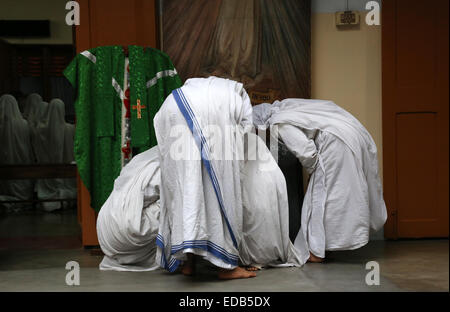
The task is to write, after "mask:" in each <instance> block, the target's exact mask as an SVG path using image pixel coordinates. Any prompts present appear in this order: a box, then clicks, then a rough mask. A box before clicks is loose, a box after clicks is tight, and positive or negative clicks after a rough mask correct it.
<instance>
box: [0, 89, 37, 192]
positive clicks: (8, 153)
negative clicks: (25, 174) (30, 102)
mask: <svg viewBox="0 0 450 312" xmlns="http://www.w3.org/2000/svg"><path fill="white" fill-rule="evenodd" d="M32 162H33V157H32V152H31V142H30V129H29V126H28V122H27V121H26V120H25V119H24V118H23V117H22V115H21V113H20V110H19V106H18V104H17V101H16V99H15V98H14V97H13V96H12V95H9V94H5V95H3V96H1V97H0V165H27V164H31V163H32ZM32 195H33V188H32V183H31V181H27V180H0V198H2V199H3V200H16V199H21V200H27V199H30V198H31V197H32Z"/></svg>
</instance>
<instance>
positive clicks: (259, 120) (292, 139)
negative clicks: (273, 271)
mask: <svg viewBox="0 0 450 312" xmlns="http://www.w3.org/2000/svg"><path fill="white" fill-rule="evenodd" d="M253 121H254V124H255V125H256V126H263V127H268V126H270V127H271V135H274V136H275V137H277V138H280V139H281V140H282V141H283V142H284V144H285V145H286V146H287V148H288V149H289V150H290V151H291V152H292V153H294V154H295V155H296V156H297V158H298V159H299V161H300V162H301V163H302V166H303V167H304V168H306V170H307V171H308V173H309V174H310V180H309V183H308V188H307V191H306V194H305V198H304V201H303V207H302V218H301V220H302V221H301V230H300V232H299V234H298V235H297V238H296V241H295V242H297V240H300V241H303V240H306V243H307V245H308V248H309V251H310V254H311V256H310V261H312V262H321V261H323V259H324V258H325V251H327V250H329V251H334V250H353V249H357V248H360V247H362V246H364V245H366V244H367V243H368V241H369V233H370V231H371V230H372V231H378V230H379V229H381V227H382V226H383V225H384V223H385V222H386V218H387V213H386V205H385V203H384V199H383V192H382V185H381V181H380V178H379V175H378V159H377V148H376V146H375V143H374V141H373V139H372V137H371V136H370V134H369V132H368V131H367V130H366V129H365V128H364V127H363V126H362V125H361V123H360V122H359V121H358V120H357V119H356V118H355V117H353V116H352V115H351V114H350V113H348V112H347V111H345V110H344V109H342V108H341V107H339V106H337V105H336V104H335V103H333V102H331V101H322V100H305V99H286V100H283V101H281V102H280V101H275V102H274V103H273V104H272V105H270V104H260V105H257V106H254V107H253ZM274 126H276V127H274ZM295 242H294V244H295Z"/></svg>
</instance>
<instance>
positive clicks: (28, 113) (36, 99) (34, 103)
mask: <svg viewBox="0 0 450 312" xmlns="http://www.w3.org/2000/svg"><path fill="white" fill-rule="evenodd" d="M41 104H42V97H41V96H40V95H39V94H37V93H31V94H30V95H28V96H27V99H26V101H25V108H24V110H23V113H22V115H23V118H25V119H26V120H27V121H28V122H30V119H36V115H40V110H41V106H42V105H41Z"/></svg>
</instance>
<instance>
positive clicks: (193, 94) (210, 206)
mask: <svg viewBox="0 0 450 312" xmlns="http://www.w3.org/2000/svg"><path fill="white" fill-rule="evenodd" d="M154 125H155V133H156V138H157V141H158V147H159V151H160V161H161V163H160V166H161V213H160V227H159V233H158V237H157V239H156V243H157V246H158V250H157V256H156V257H157V261H158V263H159V264H160V265H161V267H163V268H165V269H166V270H168V271H170V272H173V271H175V270H176V269H177V268H178V267H179V265H180V264H181V263H182V262H183V261H188V262H189V260H190V259H192V258H193V256H192V255H198V256H201V257H203V258H204V259H206V260H207V261H209V262H211V263H212V264H213V265H215V266H216V267H219V268H221V269H223V270H222V272H238V271H239V272H240V273H243V274H244V273H245V272H242V271H240V270H239V268H238V260H239V250H238V248H239V244H240V241H241V233H242V195H241V183H240V168H241V166H242V164H243V161H242V160H239V159H238V158H237V157H236V155H238V154H239V146H241V144H240V141H242V139H243V135H244V127H245V126H246V125H247V126H251V125H252V107H251V104H250V99H249V97H248V95H247V93H246V92H245V90H244V88H243V86H242V84H241V83H238V82H235V81H232V80H228V79H221V78H217V77H209V78H193V79H189V80H187V81H186V83H185V84H184V85H183V86H182V87H181V88H179V89H176V90H174V91H173V92H172V94H171V95H169V96H168V97H167V99H166V100H165V101H164V103H163V105H162V106H161V108H160V110H159V111H158V113H157V114H156V116H155V118H154ZM227 129H228V130H229V134H231V133H232V132H233V131H235V134H234V135H226V133H227V131H226V130H227ZM221 134H223V136H222V135H221ZM180 142H181V145H180ZM178 146H181V152H180V150H179V149H178V148H177V147H178ZM213 151H216V153H215V154H212V153H213ZM225 154H226V155H225ZM188 254H189V255H188ZM224 270H227V271H224ZM188 274H189V273H188ZM224 274H226V273H224ZM245 274H247V273H245ZM219 275H220V274H219ZM219 277H220V276H219ZM248 277H250V276H248ZM224 278H226V277H224Z"/></svg>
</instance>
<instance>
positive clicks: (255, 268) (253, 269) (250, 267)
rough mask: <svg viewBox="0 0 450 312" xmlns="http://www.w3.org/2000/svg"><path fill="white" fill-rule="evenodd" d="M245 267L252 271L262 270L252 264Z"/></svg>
mask: <svg viewBox="0 0 450 312" xmlns="http://www.w3.org/2000/svg"><path fill="white" fill-rule="evenodd" d="M245 269H246V270H247V271H250V272H255V271H259V270H260V268H258V267H254V266H251V265H250V266H247V267H245Z"/></svg>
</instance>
